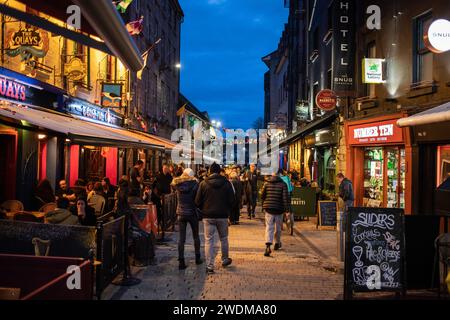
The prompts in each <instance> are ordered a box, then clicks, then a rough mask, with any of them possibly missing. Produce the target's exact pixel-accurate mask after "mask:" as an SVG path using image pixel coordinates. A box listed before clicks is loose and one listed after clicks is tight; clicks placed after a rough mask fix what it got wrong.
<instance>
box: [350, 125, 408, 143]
mask: <svg viewBox="0 0 450 320" xmlns="http://www.w3.org/2000/svg"><path fill="white" fill-rule="evenodd" d="M348 128H349V129H348V143H349V145H355V144H356V145H357V144H385V143H403V130H402V128H400V127H398V126H397V120H388V121H380V122H372V123H366V124H361V125H354V126H349V127H348Z"/></svg>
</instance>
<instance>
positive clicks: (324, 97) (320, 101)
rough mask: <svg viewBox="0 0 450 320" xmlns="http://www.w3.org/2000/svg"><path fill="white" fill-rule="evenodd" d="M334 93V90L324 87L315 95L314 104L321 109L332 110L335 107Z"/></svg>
mask: <svg viewBox="0 0 450 320" xmlns="http://www.w3.org/2000/svg"><path fill="white" fill-rule="evenodd" d="M336 103H337V100H336V94H335V93H334V91H331V90H329V89H324V90H321V91H319V93H318V94H317V95H316V105H317V107H319V108H320V109H322V110H323V111H332V110H334V109H335V108H336Z"/></svg>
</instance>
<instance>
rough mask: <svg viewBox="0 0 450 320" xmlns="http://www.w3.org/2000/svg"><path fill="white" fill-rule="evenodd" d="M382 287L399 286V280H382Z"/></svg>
mask: <svg viewBox="0 0 450 320" xmlns="http://www.w3.org/2000/svg"><path fill="white" fill-rule="evenodd" d="M381 285H382V286H383V288H400V287H401V286H400V282H382V283H381Z"/></svg>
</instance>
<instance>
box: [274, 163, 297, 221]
mask: <svg viewBox="0 0 450 320" xmlns="http://www.w3.org/2000/svg"><path fill="white" fill-rule="evenodd" d="M278 173H279V175H280V178H281V180H283V182H284V183H286V186H287V190H288V210H287V211H288V213H289V216H288V217H286V219H289V220H290V221H293V220H294V213H293V212H292V208H291V199H292V192H293V191H294V186H293V184H292V181H291V178H289V175H288V173H287V172H286V170H283V169H280V170H279V171H278ZM281 227H282V228H283V224H281Z"/></svg>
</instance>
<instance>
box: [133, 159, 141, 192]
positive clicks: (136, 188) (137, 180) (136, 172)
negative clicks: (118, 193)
mask: <svg viewBox="0 0 450 320" xmlns="http://www.w3.org/2000/svg"><path fill="white" fill-rule="evenodd" d="M143 170H144V161H142V160H138V161H136V164H135V165H134V167H133V168H131V170H130V192H132V193H133V194H138V195H140V194H141V183H142V182H143V179H142V172H143Z"/></svg>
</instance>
